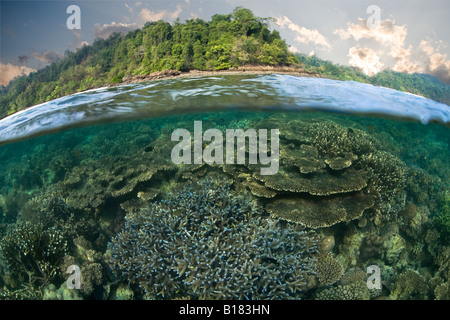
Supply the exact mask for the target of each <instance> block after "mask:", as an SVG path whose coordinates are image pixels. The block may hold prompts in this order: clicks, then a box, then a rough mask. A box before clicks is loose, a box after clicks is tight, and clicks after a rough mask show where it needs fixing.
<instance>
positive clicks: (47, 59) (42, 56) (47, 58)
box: [33, 50, 63, 64]
mask: <svg viewBox="0 0 450 320" xmlns="http://www.w3.org/2000/svg"><path fill="white" fill-rule="evenodd" d="M62 57H63V55H62V54H61V53H59V52H58V51H55V50H46V51H43V52H41V53H37V52H35V53H33V58H35V59H36V60H39V61H41V62H43V63H44V64H51V63H53V62H56V61H58V59H60V58H62Z"/></svg>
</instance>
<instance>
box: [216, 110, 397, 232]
mask: <svg viewBox="0 0 450 320" xmlns="http://www.w3.org/2000/svg"><path fill="white" fill-rule="evenodd" d="M254 126H255V127H256V128H278V129H279V130H280V169H279V171H278V173H277V174H274V175H261V174H260V173H259V170H257V169H258V166H257V165H246V166H244V167H240V168H239V169H236V168H234V169H230V168H224V170H225V171H226V172H227V173H230V174H232V175H233V177H234V178H235V179H240V180H243V184H245V185H246V186H248V188H249V189H250V190H251V192H252V193H253V194H254V195H256V196H257V197H261V198H265V199H266V202H267V206H266V209H267V211H268V212H269V213H271V214H272V215H273V216H274V217H277V218H281V219H284V220H287V221H292V222H296V223H300V224H302V225H303V226H305V227H308V228H324V227H330V226H333V225H335V224H337V223H339V222H343V221H344V222H348V221H351V220H354V219H357V218H359V217H361V215H362V214H363V212H365V211H367V210H373V211H375V210H379V211H381V212H383V213H384V214H386V215H387V214H388V213H389V212H391V211H394V210H395V209H396V208H397V207H398V208H401V207H402V205H403V202H402V200H403V199H402V198H401V197H399V194H401V193H402V192H403V187H404V184H405V165H404V163H402V161H401V160H399V159H398V158H397V157H396V156H394V155H392V154H390V153H388V152H386V151H383V150H382V147H381V145H380V143H379V142H378V141H377V140H375V139H374V138H373V137H372V136H371V135H369V134H367V133H365V132H364V131H362V130H359V129H353V128H348V127H344V126H342V125H338V124H337V123H335V122H332V121H301V120H285V119H279V118H273V119H267V120H261V121H257V122H256V123H254ZM242 178H244V179H242Z"/></svg>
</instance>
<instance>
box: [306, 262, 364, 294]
mask: <svg viewBox="0 0 450 320" xmlns="http://www.w3.org/2000/svg"><path fill="white" fill-rule="evenodd" d="M365 277H366V275H365V273H364V272H363V271H361V270H358V269H350V270H349V271H347V272H346V273H345V274H344V275H343V276H342V278H341V279H340V280H339V282H337V283H336V284H335V285H333V286H332V287H325V288H323V289H320V290H318V291H317V292H316V293H315V295H314V299H315V300H369V299H370V298H371V294H370V292H369V289H368V288H367V284H366V280H365Z"/></svg>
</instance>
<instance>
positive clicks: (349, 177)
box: [0, 75, 450, 299]
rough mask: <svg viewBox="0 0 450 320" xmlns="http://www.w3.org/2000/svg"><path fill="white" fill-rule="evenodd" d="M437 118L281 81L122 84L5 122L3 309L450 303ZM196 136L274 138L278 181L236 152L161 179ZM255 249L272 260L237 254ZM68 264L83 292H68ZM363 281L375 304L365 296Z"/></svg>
mask: <svg viewBox="0 0 450 320" xmlns="http://www.w3.org/2000/svg"><path fill="white" fill-rule="evenodd" d="M448 116H449V111H448V106H445V105H442V104H439V103H435V102H433V101H430V100H427V99H424V98H421V97H416V96H412V95H407V94H403V93H399V92H396V91H393V90H389V89H383V88H377V87H372V86H366V85H361V84H357V83H353V82H348V83H341V82H333V81H330V80H326V79H303V78H302V79H296V78H294V77H290V76H279V75H271V76H261V77H256V76H227V77H210V78H186V79H184V78H180V79H174V80H167V81H160V82H154V83H148V84H138V85H128V86H123V87H118V88H109V89H101V90H99V91H91V92H88V93H82V94H78V95H75V96H71V97H66V98H62V99H60V100H57V101H54V102H51V103H48V104H45V105H41V106H38V107H35V108H31V109H28V110H27V111H25V112H23V113H22V114H21V115H20V114H19V115H17V116H15V117H10V118H9V119H7V120H3V122H0V135H1V139H2V141H3V142H4V145H2V146H0V162H1V164H2V168H3V170H2V171H1V172H0V223H1V225H0V237H1V239H2V240H1V242H0V244H1V246H0V253H1V256H2V259H1V262H0V288H3V289H2V290H1V292H0V293H1V296H2V297H4V298H6V299H15V298H35V299H69V298H79V299H94V298H95V299H126V298H133V299H143V298H145V299H175V298H190V299H209V298H219V299H220V298H232V299H233V298H236V299H260V298H262V299H265V298H273V299H288V298H292V299H376V298H390V299H448V294H447V295H446V293H445V292H446V291H445V290H446V288H448V273H449V270H450V265H449V263H448V261H449V259H448V256H449V255H450V252H449V245H448V239H449V233H450V222H449V221H450V213H449V208H450V203H449V201H450V195H449V182H450V172H449V167H448V159H449V158H450V157H449V155H450V154H449V153H450V152H449V148H448V143H449V140H450V134H449V129H448V126H447V125H448ZM195 121H201V123H202V132H201V133H202V134H205V133H206V132H207V130H208V129H217V130H218V131H215V132H216V133H217V132H222V134H223V136H224V137H225V134H226V132H227V129H228V130H230V129H233V130H237V129H242V130H249V129H255V132H257V133H258V137H257V138H258V139H259V138H260V137H261V135H262V131H259V130H260V129H267V130H269V132H270V129H278V130H279V149H280V150H279V151H280V152H279V170H278V171H277V173H276V174H274V175H268V176H263V175H261V174H260V170H259V169H260V168H261V167H264V165H263V164H262V163H261V162H258V163H256V164H251V163H249V155H250V153H249V150H250V149H249V148H250V146H249V145H248V146H244V147H243V148H244V149H245V153H244V154H245V155H246V156H247V158H246V160H245V162H244V163H237V162H234V164H227V163H225V162H224V163H215V164H207V163H205V161H202V162H201V163H197V164H194V163H192V164H180V165H177V164H174V161H173V156H172V150H173V148H174V147H175V146H176V145H177V143H179V141H178V140H177V141H172V140H173V139H171V137H172V135H173V134H174V132H176V130H177V129H180V128H181V129H185V130H186V131H187V132H189V133H190V134H191V138H192V140H190V142H189V143H188V144H187V145H190V146H191V147H192V148H190V152H192V153H194V151H195V150H196V149H195V148H196V147H195V145H196V144H195V139H194V131H195V130H194V129H195V127H194V123H195ZM63 129H64V130H63ZM248 132H250V131H248ZM215 137H216V138H217V135H216V136H215ZM6 142H8V143H6ZM225 142H226V141H225V140H223V144H221V145H222V146H223V149H222V150H223V151H224V155H223V156H225V154H226V146H225ZM211 145H212V144H211V142H210V141H208V140H204V141H200V145H198V147H199V148H200V149H201V150H202V152H203V151H204V150H205V149H206V148H207V147H208V146H211ZM269 145H270V147H274V146H275V138H274V136H273V135H272V136H269ZM216 146H217V145H216ZM259 146H261V145H259ZM269 149H270V148H269ZM219 150H220V148H216V149H215V152H218V151H219ZM270 150H272V149H270ZM233 152H234V151H233ZM237 152H238V151H237V150H236V153H237ZM272 152H273V151H272ZM273 154H274V153H272V155H273ZM203 156H204V154H203ZM191 159H194V158H191ZM222 159H224V158H222ZM260 159H261V158H258V160H260ZM192 162H194V161H192ZM211 181H213V182H214V183H213V182H211ZM217 183H218V185H219V186H220V185H222V186H225V185H226V186H229V189H223V188H222V189H221V188H220V187H218V186H217V185H216V184H217ZM188 185H191V186H196V187H195V188H194V189H192V190H191V189H186V188H187V187H186V186H188ZM208 190H209V191H208ZM208 194H210V196H208ZM182 199H184V200H182ZM189 199H197V200H196V202H195V203H192V202H189V201H188V200H189ZM231 204H233V205H231ZM253 205H255V206H257V208H258V209H251V210H250V209H249V208H250V207H251V206H253ZM252 208H253V207H252ZM194 209H195V210H194ZM234 214H236V216H234ZM154 217H158V219H157V220H155V219H154ZM165 219H167V222H166V220H165ZM228 219H232V220H230V221H229V220H228ZM161 221H162V222H164V223H159V222H161ZM172 224H173V228H172V227H171V228H168V229H167V230H166V229H164V228H165V227H164V226H172ZM236 225H239V228H236ZM161 228H163V229H161ZM271 228H272V229H271ZM268 230H270V232H272V233H271V239H274V238H276V239H277V241H269V240H267V239H266V238H265V237H266V236H267V235H268V234H267V232H268ZM217 231H218V233H217V234H216V232H217ZM246 232H248V233H246ZM303 232H307V233H305V234H304V233H303ZM288 234H298V235H297V236H296V237H289V236H288ZM186 235H189V237H188V238H186ZM183 239H184V240H183ZM192 239H196V240H195V241H192ZM255 239H256V240H255ZM258 239H260V240H258ZM252 241H256V242H255V245H257V246H258V247H260V248H262V249H261V250H263V249H264V248H265V246H267V248H266V249H267V250H266V251H264V250H263V251H255V252H254V253H251V252H250V253H249V255H248V256H246V254H247V253H246V252H248V251H249V250H250V251H251V250H253V249H249V248H253V242H252ZM221 243H226V244H227V245H226V246H225V245H223V249H220V250H222V251H221V252H222V253H221V254H219V253H218V252H219V251H217V248H222V247H221ZM250 243H251V244H252V246H250V247H249V244H250ZM200 244H201V245H200ZM232 247H233V248H234V249H233V250H235V251H233V252H232V253H231V251H230V250H231V248H232ZM241 247H242V251H240V250H241V249H240V248H241ZM227 248H228V249H227ZM244 248H245V250H244ZM269 252H270V253H269ZM288 252H290V253H288ZM292 252H294V253H295V254H293V253H292ZM306 256H308V259H306ZM217 261H221V262H220V263H218V262H217ZM244 262H245V263H244ZM69 265H77V266H80V268H81V274H82V275H83V274H84V277H83V278H82V279H83V280H82V281H81V289H72V290H71V289H67V280H68V274H67V273H66V272H65V271H66V269H67V267H68V266H69ZM373 265H375V266H378V267H379V270H380V278H381V281H382V283H383V285H382V286H381V288H380V289H373V288H372V289H371V288H370V286H368V285H367V279H368V277H369V274H368V273H367V268H368V267H369V266H373ZM230 266H233V268H234V269H233V270H235V271H229V270H228V268H231V267H230ZM289 266H295V267H296V269H298V270H302V271H301V272H300V271H299V272H297V273H295V275H293V274H292V272H290V271H289V270H290V268H289ZM186 270H187V271H186ZM190 270H195V273H193V272H191V273H189V271H190ZM207 270H208V271H207ZM249 272H250V273H249ZM154 279H158V281H157V282H155V280H154ZM205 279H208V281H206V280H205ZM225 280H226V282H227V283H230V285H229V286H224V285H223V281H225ZM156 283H157V284H156ZM170 283H171V284H170ZM412 283H415V284H419V285H414V286H411V284H412ZM106 288H107V289H106ZM419 288H420V290H419ZM349 291H350V292H352V294H349V293H348V292H349Z"/></svg>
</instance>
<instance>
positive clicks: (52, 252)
mask: <svg viewBox="0 0 450 320" xmlns="http://www.w3.org/2000/svg"><path fill="white" fill-rule="evenodd" d="M67 250H68V244H67V239H65V238H64V235H63V233H62V232H61V230H58V229H56V228H44V226H43V225H42V224H31V223H28V222H22V223H19V224H17V225H16V226H15V227H14V228H12V229H11V230H9V231H8V233H7V234H6V235H5V236H4V237H3V239H2V240H1V241H0V255H1V256H2V257H3V259H4V261H5V262H6V264H7V266H8V267H9V269H10V271H11V272H12V273H13V275H14V276H15V277H17V278H18V279H21V280H22V281H23V282H26V283H28V284H31V285H33V284H35V283H36V282H38V283H39V284H45V283H48V282H49V281H51V280H52V279H55V278H56V277H57V276H58V275H59V270H58V266H59V262H60V261H61V260H62V258H63V257H64V255H65V254H66V253H67Z"/></svg>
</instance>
